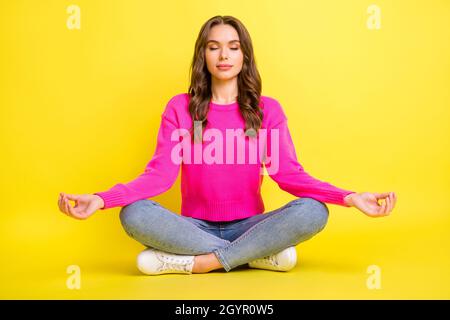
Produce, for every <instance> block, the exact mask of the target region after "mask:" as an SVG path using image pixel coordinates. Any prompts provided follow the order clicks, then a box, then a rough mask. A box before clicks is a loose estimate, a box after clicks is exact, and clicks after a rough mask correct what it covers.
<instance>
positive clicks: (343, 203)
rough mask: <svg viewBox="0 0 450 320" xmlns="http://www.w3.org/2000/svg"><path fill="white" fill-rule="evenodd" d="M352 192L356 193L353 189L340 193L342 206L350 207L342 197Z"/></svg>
mask: <svg viewBox="0 0 450 320" xmlns="http://www.w3.org/2000/svg"><path fill="white" fill-rule="evenodd" d="M352 193H356V192H355V191H348V192H345V193H343V194H342V205H343V206H344V207H347V208H350V207H351V206H349V205H348V204H346V203H345V201H344V198H345V197H346V196H348V195H349V194H352Z"/></svg>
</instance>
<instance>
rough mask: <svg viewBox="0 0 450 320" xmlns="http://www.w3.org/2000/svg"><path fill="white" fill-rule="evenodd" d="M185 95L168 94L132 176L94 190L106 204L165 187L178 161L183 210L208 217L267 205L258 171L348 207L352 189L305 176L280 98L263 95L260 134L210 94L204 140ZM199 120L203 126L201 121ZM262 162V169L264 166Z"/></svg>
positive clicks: (226, 217) (238, 214)
mask: <svg viewBox="0 0 450 320" xmlns="http://www.w3.org/2000/svg"><path fill="white" fill-rule="evenodd" d="M188 102H189V95H188V94H187V93H182V94H178V95H175V96H174V97H172V98H171V99H170V100H169V102H168V103H167V105H166V107H165V109H164V111H163V113H162V114H161V124H160V127H159V131H158V137H157V145H156V150H155V153H154V155H153V157H152V159H151V160H150V161H149V162H148V164H147V165H146V167H145V170H144V172H143V173H142V174H140V175H139V176H138V177H137V178H136V179H134V180H132V181H130V182H128V183H118V184H116V185H114V186H113V187H111V188H110V189H109V190H107V191H104V192H97V193H94V194H96V195H98V196H100V197H101V198H102V199H103V200H104V203H105V206H104V207H103V208H102V209H103V210H104V209H108V208H113V207H118V206H125V205H128V204H130V203H132V202H135V201H137V200H141V199H146V198H150V197H154V196H156V195H158V194H161V193H163V192H165V191H167V190H168V189H169V188H170V187H171V186H172V185H173V184H174V182H175V181H176V179H177V177H178V174H179V169H180V167H181V196H182V203H181V215H183V216H187V217H194V218H197V219H204V220H209V221H231V220H235V219H243V218H247V217H250V216H253V215H256V214H261V213H263V212H264V210H265V207H264V203H263V200H262V197H261V184H262V182H263V177H264V175H265V174H268V175H269V176H270V177H271V178H272V179H273V180H274V181H275V182H276V183H277V184H278V185H279V187H280V188H281V189H283V190H285V191H287V192H289V193H291V194H293V195H295V196H297V197H310V198H313V199H316V200H319V201H322V202H325V203H331V204H336V205H341V206H345V207H348V205H346V204H345V203H344V197H345V196H346V195H348V194H350V193H353V192H355V191H350V190H345V189H340V188H337V187H335V186H333V185H331V184H330V183H328V182H324V181H321V180H318V179H315V178H314V177H312V176H310V175H309V174H308V173H307V172H305V170H304V169H303V167H302V165H301V164H300V163H299V162H298V160H297V156H296V152H295V148H294V144H293V141H292V138H291V136H290V133H289V129H288V124H287V117H286V115H285V113H284V111H283V109H282V107H281V105H280V103H279V102H278V101H277V100H276V99H273V98H271V97H268V96H261V103H260V106H261V110H262V111H263V114H264V118H263V121H262V128H261V129H260V131H259V132H258V135H257V137H249V136H246V135H245V132H244V130H245V121H244V118H243V117H242V115H241V113H240V110H239V105H238V103H237V102H234V103H231V104H226V105H220V104H215V103H213V102H210V104H209V112H208V117H207V119H208V123H207V126H206V128H205V130H204V131H203V140H204V142H203V145H201V144H200V143H195V144H193V143H192V142H191V133H190V132H189V129H190V128H191V127H192V126H193V124H194V123H193V121H192V118H191V116H190V114H189V108H188ZM200 128H201V126H200ZM264 170H266V172H267V173H266V172H264Z"/></svg>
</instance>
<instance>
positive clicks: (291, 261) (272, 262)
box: [248, 247, 297, 271]
mask: <svg viewBox="0 0 450 320" xmlns="http://www.w3.org/2000/svg"><path fill="white" fill-rule="evenodd" d="M296 264H297V252H296V251H295V247H288V248H286V249H284V250H283V251H280V252H278V253H276V254H272V255H270V256H267V257H264V258H260V259H256V260H253V261H251V262H249V263H248V266H249V267H250V268H256V269H266V270H274V271H289V270H291V269H292V268H294V267H295V265H296Z"/></svg>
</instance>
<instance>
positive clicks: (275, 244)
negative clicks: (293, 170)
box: [213, 198, 329, 272]
mask: <svg viewBox="0 0 450 320" xmlns="http://www.w3.org/2000/svg"><path fill="white" fill-rule="evenodd" d="M264 215H267V217H266V218H265V219H264V220H261V221H259V222H258V223H256V224H255V225H254V226H252V227H251V228H250V229H248V230H247V231H245V232H244V233H243V234H242V235H241V236H240V237H238V238H237V239H236V240H234V241H233V242H231V243H230V244H229V245H228V246H226V247H222V248H217V249H215V250H214V251H213V252H214V254H215V255H216V256H217V257H218V259H219V261H220V262H221V263H222V265H223V266H224V269H225V270H226V271H227V272H228V271H230V270H231V269H233V268H235V267H237V266H239V265H242V264H246V263H248V262H250V261H253V260H255V259H258V258H262V257H266V256H268V255H271V254H274V253H277V252H280V251H282V250H283V249H285V248H287V247H290V246H295V245H297V244H299V243H301V242H303V241H306V240H308V239H310V238H311V237H312V236H314V235H315V234H317V233H318V232H320V231H321V230H322V229H323V228H324V227H325V225H326V223H327V221H328V215H329V210H328V207H327V206H326V205H325V204H324V203H323V202H321V201H318V200H315V199H312V198H299V199H295V200H293V201H291V202H289V203H288V204H287V205H285V206H283V207H282V208H281V209H277V210H274V211H272V212H269V213H265V214H264Z"/></svg>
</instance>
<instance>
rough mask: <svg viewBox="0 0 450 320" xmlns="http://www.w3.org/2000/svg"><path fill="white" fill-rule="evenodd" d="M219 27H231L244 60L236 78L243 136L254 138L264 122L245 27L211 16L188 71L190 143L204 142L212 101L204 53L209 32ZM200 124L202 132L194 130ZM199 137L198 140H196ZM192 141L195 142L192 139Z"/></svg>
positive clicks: (250, 42)
mask: <svg viewBox="0 0 450 320" xmlns="http://www.w3.org/2000/svg"><path fill="white" fill-rule="evenodd" d="M218 24H228V25H230V26H232V27H233V28H234V29H235V30H236V31H237V33H238V35H239V41H240V43H241V50H242V53H243V56H244V59H243V64H242V69H241V71H240V72H239V74H238V80H237V83H238V97H237V102H238V104H239V110H240V112H241V114H242V117H243V118H244V120H245V128H244V131H245V134H246V135H248V136H256V135H257V133H258V131H259V129H260V128H261V123H262V119H263V112H262V111H261V108H260V106H259V105H260V98H261V77H260V75H259V72H258V69H257V68H256V62H255V58H254V54H253V44H252V40H251V38H250V34H249V33H248V31H247V29H246V28H245V26H244V25H243V24H242V22H241V21H239V20H238V19H236V18H234V17H232V16H214V17H212V18H210V19H209V20H208V21H206V22H205V23H204V24H203V26H202V27H201V29H200V32H199V34H198V37H197V41H196V42H195V51H194V57H193V59H192V64H191V67H190V75H189V76H190V85H189V90H188V94H189V97H190V99H189V113H190V114H191V117H192V120H193V126H192V127H191V129H190V131H191V136H192V141H193V142H195V141H200V139H201V141H202V142H203V130H204V129H205V126H206V124H207V123H208V119H207V115H208V111H209V102H210V101H211V95H212V91H211V74H210V72H209V71H208V68H207V66H206V59H205V50H206V43H207V40H208V39H207V37H208V34H209V31H210V30H211V28H212V27H214V26H215V25H218ZM194 121H201V122H202V128H201V131H200V126H199V125H198V127H197V130H195V133H194V132H193V131H194V127H195V126H196V124H199V122H197V123H194ZM199 133H201V137H199V135H198V134H199ZM194 138H195V139H194Z"/></svg>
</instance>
